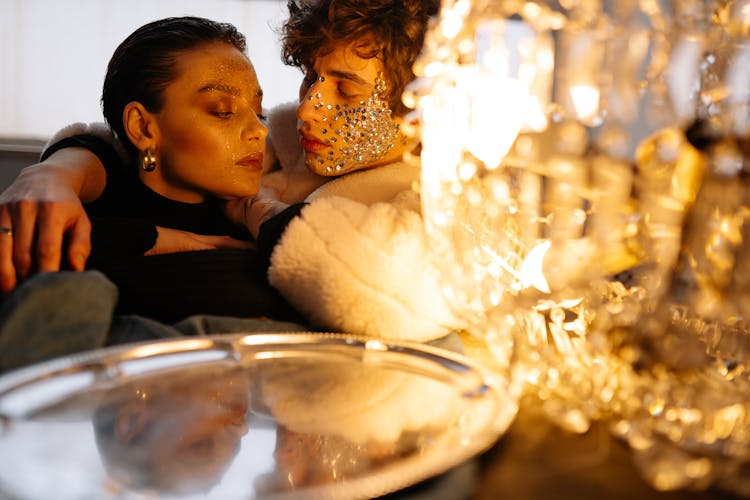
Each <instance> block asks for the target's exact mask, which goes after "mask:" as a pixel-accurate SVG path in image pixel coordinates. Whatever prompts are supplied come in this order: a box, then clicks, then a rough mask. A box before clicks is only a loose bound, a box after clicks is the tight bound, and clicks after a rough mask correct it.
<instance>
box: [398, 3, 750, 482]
mask: <svg viewBox="0 0 750 500" xmlns="http://www.w3.org/2000/svg"><path fill="white" fill-rule="evenodd" d="M749 33H750V1H747V0H739V1H732V0H728V1H719V0H713V1H711V0H706V1H704V0H687V1H679V0H672V1H668V0H663V1H657V0H640V1H639V0H560V1H558V2H548V1H539V2H533V1H522V0H507V1H506V0H443V4H442V8H441V13H440V16H439V18H438V19H436V20H435V22H434V24H433V25H432V26H431V29H430V31H429V33H428V37H427V40H426V42H425V47H424V50H423V53H422V56H421V58H420V60H419V61H418V62H417V65H416V67H415V72H416V73H417V75H418V78H417V79H416V80H415V81H414V82H413V83H412V84H411V85H410V87H409V88H408V89H407V92H406V93H405V95H404V101H405V102H406V103H407V104H408V105H409V106H411V107H412V108H413V109H414V115H415V116H414V120H412V122H413V123H416V124H417V125H415V126H414V129H413V130H412V132H413V133H414V134H418V135H419V137H420V139H421V142H422V151H421V162H422V172H423V174H422V184H421V197H422V205H423V206H422V208H423V214H424V218H425V225H426V230H427V232H428V234H429V235H430V238H431V240H432V242H433V244H434V247H435V249H436V252H435V253H436V255H440V261H441V262H443V263H446V262H449V263H450V264H449V265H446V264H442V272H443V277H444V291H445V293H446V294H447V295H448V296H449V297H450V298H451V302H452V303H453V304H454V307H455V308H456V310H457V311H460V312H461V313H462V314H463V315H464V317H465V318H466V319H467V322H468V323H469V324H471V325H472V326H471V327H470V330H471V333H473V334H475V335H478V336H480V337H481V338H482V339H484V340H485V341H486V342H487V344H488V345H489V347H490V349H491V350H492V351H493V353H494V354H495V356H496V358H497V359H498V360H499V361H500V362H501V363H503V364H507V365H510V366H512V369H513V370H514V374H515V377H516V380H517V381H519V383H522V384H523V389H524V390H523V394H522V395H521V396H520V397H521V398H522V400H523V401H525V402H526V401H531V402H532V403H530V404H535V405H537V406H538V407H539V408H541V409H542V411H543V412H544V414H545V415H546V416H548V417H549V418H550V419H551V420H552V421H553V422H555V423H557V424H559V425H561V426H563V427H564V428H566V429H570V430H573V431H576V432H585V431H586V430H587V429H588V428H589V426H590V425H591V423H592V422H593V421H604V422H607V423H610V424H611V429H612V431H613V432H614V433H615V435H617V436H619V437H621V438H622V439H623V440H625V441H626V442H627V443H628V444H629V445H630V447H631V449H632V450H633V458H634V462H635V463H636V465H637V466H638V467H639V469H640V470H641V471H642V473H643V475H644V477H645V478H646V479H647V480H648V481H649V482H650V484H651V485H652V486H653V487H654V488H656V489H658V490H676V489H703V488H707V487H710V486H713V487H717V488H720V489H724V490H727V491H730V492H733V493H736V494H740V495H743V496H744V495H748V496H750V403H749V402H748V399H750V398H748V395H750V370H749V368H750V364H749V362H748V353H750V332H748V321H750V319H746V316H747V315H748V314H749V313H750V242H749V241H748V239H750V223H749V222H750V189H749V188H750V185H749V184H750V181H748V173H750V112H749V110H750V108H749V105H750V34H749Z"/></svg>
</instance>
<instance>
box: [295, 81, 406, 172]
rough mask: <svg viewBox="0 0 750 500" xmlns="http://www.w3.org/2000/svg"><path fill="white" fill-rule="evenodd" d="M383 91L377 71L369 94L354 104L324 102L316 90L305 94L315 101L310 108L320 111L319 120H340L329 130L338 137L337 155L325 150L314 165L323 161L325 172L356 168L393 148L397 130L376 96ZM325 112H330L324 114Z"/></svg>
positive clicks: (367, 163)
mask: <svg viewBox="0 0 750 500" xmlns="http://www.w3.org/2000/svg"><path fill="white" fill-rule="evenodd" d="M319 81H320V82H323V81H325V79H324V78H323V77H320V78H319ZM385 91H386V86H385V81H384V80H383V76H382V74H380V75H378V77H377V78H376V80H375V88H374V90H373V93H372V94H371V95H370V97H369V98H368V99H367V100H366V101H364V100H363V101H360V102H359V105H357V106H354V107H351V106H349V105H348V104H342V105H335V106H334V105H331V104H326V103H325V102H323V101H322V95H321V93H320V92H316V93H315V94H314V95H313V96H310V97H309V99H312V98H314V99H316V100H317V102H316V103H315V105H314V106H313V109H314V110H315V111H317V112H320V113H321V114H322V116H320V117H319V119H320V120H321V121H333V122H338V121H341V122H342V124H341V126H340V127H336V128H333V129H332V130H333V134H334V135H335V136H337V137H340V138H341V145H342V147H341V149H340V151H339V152H338V154H339V156H338V157H334V154H333V152H329V153H328V154H327V155H326V158H325V159H323V158H322V157H318V164H320V165H321V166H323V165H326V164H327V165H326V166H325V167H324V171H325V172H326V173H328V174H330V173H334V172H335V173H337V174H341V173H345V172H347V171H352V170H357V169H358V168H361V167H363V166H367V165H369V164H371V163H373V162H375V161H377V160H379V159H381V158H383V157H384V156H385V155H386V154H388V152H389V151H390V150H391V149H393V148H394V147H395V141H396V140H397V139H398V137H399V134H400V129H399V126H398V125H397V124H396V123H394V121H393V120H392V118H391V115H392V112H391V110H390V108H389V107H388V104H387V103H386V102H385V101H383V100H382V99H381V97H380V96H381V95H384V94H385ZM322 110H325V111H322ZM327 111H331V112H332V113H331V114H328V113H326V112H327ZM322 134H328V129H327V128H325V129H323V130H322ZM325 142H326V144H329V145H330V144H332V143H335V142H337V138H336V137H332V138H331V139H329V140H326V141H325ZM308 164H309V163H308Z"/></svg>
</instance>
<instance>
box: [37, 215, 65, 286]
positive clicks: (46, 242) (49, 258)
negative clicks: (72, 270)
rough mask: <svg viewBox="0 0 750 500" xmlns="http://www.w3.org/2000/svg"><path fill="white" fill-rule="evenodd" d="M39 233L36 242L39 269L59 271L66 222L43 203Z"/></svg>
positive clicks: (41, 270) (38, 223)
mask: <svg viewBox="0 0 750 500" xmlns="http://www.w3.org/2000/svg"><path fill="white" fill-rule="evenodd" d="M37 225H38V229H37V232H38V235H37V242H36V261H37V269H38V270H39V271H40V272H44V271H59V270H60V260H61V256H62V246H63V234H64V232H65V223H64V222H63V221H62V220H60V219H58V218H57V217H54V216H53V215H52V214H51V211H50V209H48V208H45V206H44V205H42V208H41V210H40V211H39V216H38V220H37Z"/></svg>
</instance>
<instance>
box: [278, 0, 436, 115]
mask: <svg viewBox="0 0 750 500" xmlns="http://www.w3.org/2000/svg"><path fill="white" fill-rule="evenodd" d="M439 6H440V1H439V0H289V1H288V3H287V7H288V9H289V19H288V20H287V21H286V22H285V23H284V25H283V26H282V30H281V34H282V57H283V60H284V62H285V63H286V64H288V65H290V66H297V67H299V68H302V69H303V70H306V69H308V68H312V67H313V66H314V61H315V59H316V58H318V57H320V56H323V55H326V54H328V53H330V52H332V51H333V50H334V48H335V46H336V45H338V44H340V43H345V44H347V45H351V46H352V47H353V49H355V50H356V51H357V54H358V55H359V56H360V57H363V58H366V59H369V58H371V57H377V58H378V59H379V60H380V61H381V63H382V65H383V74H384V76H385V80H386V82H387V84H388V94H387V96H386V98H387V101H388V103H389V105H390V108H391V110H392V111H393V113H394V114H395V115H396V116H400V115H403V114H404V113H405V112H406V110H407V109H406V107H405V106H404V105H403V103H402V102H401V94H402V93H403V91H404V87H405V86H406V84H407V83H409V82H410V81H411V80H412V79H414V73H413V71H412V66H413V64H414V61H415V60H416V58H417V56H418V55H419V52H420V51H421V50H422V44H423V42H424V36H425V32H426V31H427V25H428V22H429V20H430V18H431V17H432V16H435V15H436V14H437V13H438V10H439Z"/></svg>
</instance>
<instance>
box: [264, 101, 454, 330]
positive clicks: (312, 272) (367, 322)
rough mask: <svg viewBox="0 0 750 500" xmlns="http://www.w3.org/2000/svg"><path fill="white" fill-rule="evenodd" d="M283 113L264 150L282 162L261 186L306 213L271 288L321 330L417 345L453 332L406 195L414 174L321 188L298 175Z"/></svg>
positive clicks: (399, 170) (415, 206) (278, 112)
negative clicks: (299, 205) (300, 204)
mask: <svg viewBox="0 0 750 500" xmlns="http://www.w3.org/2000/svg"><path fill="white" fill-rule="evenodd" d="M289 106H290V105H286V106H282V107H281V108H277V109H275V110H273V111H272V113H271V114H270V116H269V137H271V138H272V139H271V145H270V147H269V150H271V151H273V152H276V151H280V152H283V155H278V154H277V155H278V157H279V161H280V163H281V170H280V171H277V172H273V173H270V174H267V176H266V179H267V180H266V181H264V184H265V185H272V186H274V187H275V188H276V189H277V190H278V191H279V193H280V198H281V199H282V200H284V201H286V202H288V203H294V202H298V201H301V200H303V199H304V201H307V202H309V203H310V204H309V205H308V206H307V207H305V208H304V209H303V210H302V212H301V214H300V217H297V218H295V219H293V220H292V221H291V223H290V224H289V226H288V227H287V229H286V230H285V231H284V234H283V235H282V238H281V240H280V242H279V244H278V245H277V246H276V248H275V249H274V251H273V254H272V256H271V267H270V268H269V271H268V277H269V280H270V282H271V284H272V285H273V286H274V287H275V288H277V289H278V290H279V291H280V292H281V293H282V294H283V295H284V297H285V298H286V299H287V300H288V301H289V302H290V303H291V304H292V305H293V306H294V307H295V308H297V309H298V310H299V311H300V312H302V313H303V314H304V315H305V316H306V317H307V318H308V319H309V320H310V321H311V322H312V323H313V324H314V325H315V326H316V327H320V328H325V329H329V330H334V331H341V332H347V333H355V334H360V335H367V336H373V337H379V338H391V339H401V340H413V341H420V342H421V341H429V340H433V339H437V338H440V337H443V336H445V335H447V334H448V333H450V332H451V331H453V330H454V329H459V328H461V327H462V326H463V323H462V322H461V321H460V320H459V319H458V318H457V317H456V316H455V315H454V314H453V312H452V311H451V309H450V307H449V304H448V303H447V302H446V299H445V298H444V296H443V294H442V292H441V287H440V279H439V275H438V273H437V270H436V269H435V267H434V265H433V259H434V258H435V256H431V255H430V253H429V252H430V247H429V241H428V239H427V237H426V235H425V232H424V229H423V224H422V218H421V215H420V206H419V196H418V195H417V193H416V191H415V190H414V189H413V186H414V184H415V183H416V182H417V181H418V180H419V167H417V166H414V165H410V164H407V163H403V162H396V163H391V164H389V165H385V166H382V167H377V168H374V169H370V170H363V171H357V172H353V173H350V174H346V175H343V176H341V177H338V178H334V179H332V180H330V181H328V182H325V181H326V179H325V178H323V179H321V178H320V177H319V176H315V175H314V174H311V173H309V171H308V170H307V168H306V167H305V166H304V156H303V154H302V151H301V148H300V146H299V140H298V138H297V137H298V136H297V130H296V117H294V114H293V113H291V114H290V108H289ZM292 110H293V108H292ZM293 117H294V120H291V118H293ZM290 121H291V122H292V123H293V125H292V126H290V125H289V122H290ZM269 181H270V182H269ZM297 182H299V183H300V184H297V185H295V183H297ZM321 183H322V184H321ZM316 184H320V185H319V187H316ZM301 186H307V187H310V186H313V190H312V191H311V192H310V191H308V192H309V194H308V195H307V196H305V193H304V189H302V188H301Z"/></svg>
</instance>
